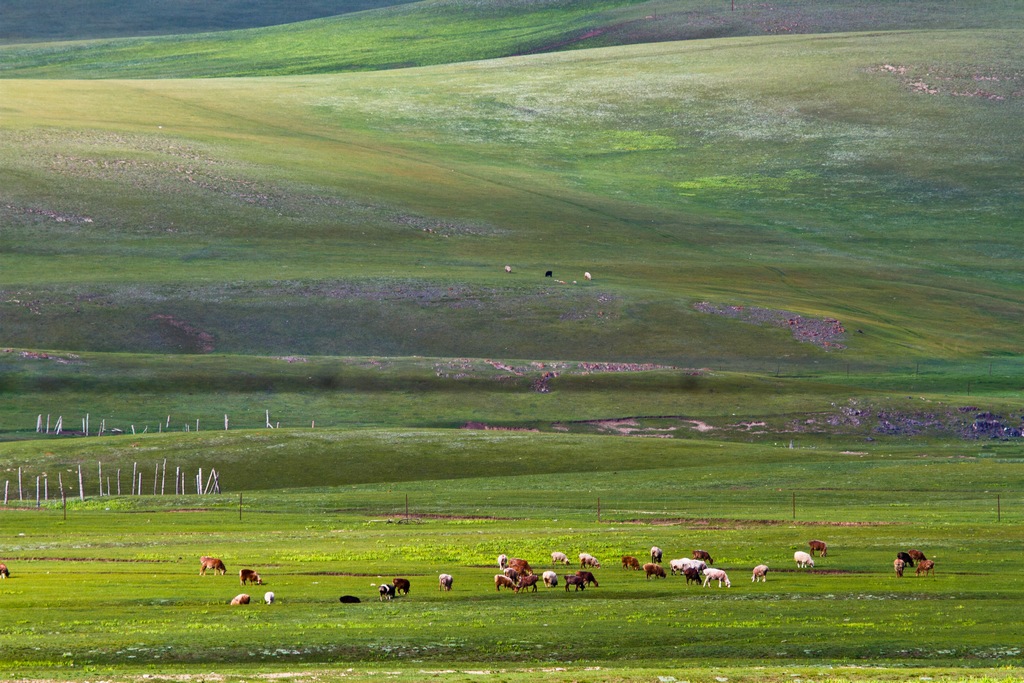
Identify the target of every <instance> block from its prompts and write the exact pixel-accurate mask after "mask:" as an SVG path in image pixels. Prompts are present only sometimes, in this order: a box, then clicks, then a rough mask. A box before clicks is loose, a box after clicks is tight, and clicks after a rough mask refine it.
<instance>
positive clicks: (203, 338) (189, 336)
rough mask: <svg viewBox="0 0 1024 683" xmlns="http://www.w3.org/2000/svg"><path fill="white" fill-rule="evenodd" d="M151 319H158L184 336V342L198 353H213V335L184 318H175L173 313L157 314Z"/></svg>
mask: <svg viewBox="0 0 1024 683" xmlns="http://www.w3.org/2000/svg"><path fill="white" fill-rule="evenodd" d="M150 320H156V321H158V322H160V323H161V324H162V325H164V326H166V327H170V328H171V329H173V330H174V331H175V332H177V333H179V334H180V335H183V336H184V342H185V344H186V345H187V346H189V347H191V348H192V349H193V350H194V351H195V352H196V353H213V350H214V347H213V335H212V334H210V333H209V332H206V331H204V330H201V329H199V328H198V327H196V326H195V325H192V324H190V323H188V322H186V321H184V320H181V319H179V318H175V317H174V316H173V315H165V314H159V313H158V314H156V315H152V316H150Z"/></svg>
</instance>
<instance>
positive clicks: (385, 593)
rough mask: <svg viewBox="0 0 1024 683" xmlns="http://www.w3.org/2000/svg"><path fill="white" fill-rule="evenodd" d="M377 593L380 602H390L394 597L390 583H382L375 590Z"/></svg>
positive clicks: (393, 589) (393, 588)
mask: <svg viewBox="0 0 1024 683" xmlns="http://www.w3.org/2000/svg"><path fill="white" fill-rule="evenodd" d="M377 592H378V593H380V601H381V602H384V601H385V600H391V599H392V598H394V597H395V587H394V586H392V585H391V584H390V583H382V584H381V585H380V588H378V589H377Z"/></svg>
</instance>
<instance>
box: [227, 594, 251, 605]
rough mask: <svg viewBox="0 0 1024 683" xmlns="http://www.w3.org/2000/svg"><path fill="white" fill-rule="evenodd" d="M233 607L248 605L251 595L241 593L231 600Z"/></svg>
mask: <svg viewBox="0 0 1024 683" xmlns="http://www.w3.org/2000/svg"><path fill="white" fill-rule="evenodd" d="M231 604H232V605H248V604H249V595H248V593H239V594H238V595H236V596H235V597H233V598H231Z"/></svg>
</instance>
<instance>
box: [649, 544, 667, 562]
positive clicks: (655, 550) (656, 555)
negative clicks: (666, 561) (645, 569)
mask: <svg viewBox="0 0 1024 683" xmlns="http://www.w3.org/2000/svg"><path fill="white" fill-rule="evenodd" d="M663 554H664V553H662V550H661V548H659V547H658V546H652V547H651V562H654V563H660V562H661V557H662V555H663Z"/></svg>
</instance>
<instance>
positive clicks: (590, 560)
mask: <svg viewBox="0 0 1024 683" xmlns="http://www.w3.org/2000/svg"><path fill="white" fill-rule="evenodd" d="M586 567H595V568H598V569H599V568H600V567H601V563H600V562H598V561H597V558H596V557H594V556H593V555H591V554H590V553H580V569H585V568H586Z"/></svg>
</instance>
